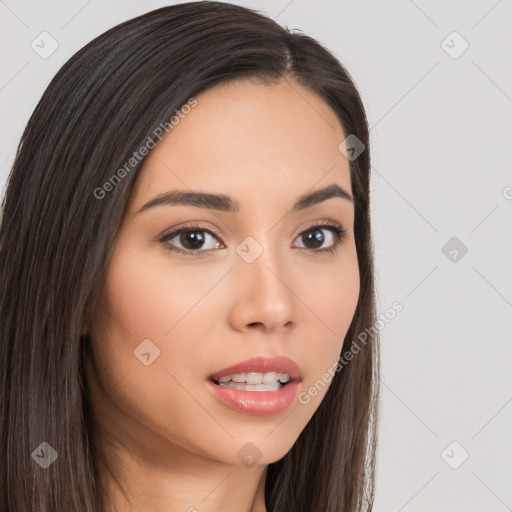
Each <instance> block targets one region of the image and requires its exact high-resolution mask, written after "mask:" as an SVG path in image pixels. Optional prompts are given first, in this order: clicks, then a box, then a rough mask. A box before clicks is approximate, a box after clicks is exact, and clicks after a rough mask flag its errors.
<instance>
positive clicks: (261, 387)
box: [219, 381, 284, 391]
mask: <svg viewBox="0 0 512 512" xmlns="http://www.w3.org/2000/svg"><path fill="white" fill-rule="evenodd" d="M283 385H284V384H281V383H279V382H274V383H273V384H242V383H240V382H232V381H229V382H224V383H221V384H219V386H222V387H225V388H233V389H238V390H240V391H278V390H279V389H281V388H282V387H283Z"/></svg>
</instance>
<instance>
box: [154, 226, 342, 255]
mask: <svg viewBox="0 0 512 512" xmlns="http://www.w3.org/2000/svg"><path fill="white" fill-rule="evenodd" d="M319 228H329V229H330V231H331V232H332V233H333V234H334V236H335V238H336V239H335V241H334V243H333V244H332V245H331V246H330V247H325V248H324V249H308V248H307V247H299V249H304V250H306V251H309V252H311V253H312V254H319V253H320V254H326V253H334V252H335V251H336V250H337V249H338V246H339V245H340V244H341V242H342V241H343V240H345V238H346V236H347V231H346V230H345V229H344V228H343V227H341V226H340V225H339V224H338V223H337V222H323V223H320V224H313V225H311V226H308V227H307V228H306V229H305V230H303V231H301V232H300V233H299V234H298V236H297V237H300V236H302V235H304V234H306V233H309V232H310V231H316V230H317V229H319ZM186 231H192V232H194V231H199V232H205V233H209V234H210V235H212V236H213V237H215V238H220V236H219V235H218V234H217V233H215V232H213V231H211V230H210V229H208V228H206V227H204V226H202V225H200V224H193V225H190V226H183V227H181V228H180V229H176V230H174V231H171V232H170V233H167V234H165V235H163V236H162V237H161V238H160V240H159V241H160V243H162V244H163V245H164V246H165V249H166V250H167V251H170V252H174V253H179V254H186V255H188V256H199V257H203V256H206V253H208V252H209V251H211V250H214V249H206V250H200V251H189V250H184V249H180V248H179V247H175V246H172V245H169V244H168V243H167V242H168V241H169V240H170V239H172V238H174V237H175V236H176V235H179V234H180V233H182V232H186Z"/></svg>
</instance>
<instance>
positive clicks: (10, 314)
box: [0, 1, 379, 512]
mask: <svg viewBox="0 0 512 512" xmlns="http://www.w3.org/2000/svg"><path fill="white" fill-rule="evenodd" d="M244 78H257V79H263V80H265V81H266V82H268V83H276V82H278V81H280V80H286V79H293V80H295V81H297V82H298V83H300V84H301V85H303V86H305V87H307V88H308V89H309V90H311V91H313V92H314V93H316V94H318V95H319V96H320V97H322V98H323V99H324V100H325V101H326V102H327V104H328V105H329V106H330V107H331V108H332V109H333V110H334V111H335V112H336V114H337V116H338V118H339V121H340V123H341V125H342V128H343V130H344V132H345V134H346V135H349V134H353V135H355V136H356V137H357V139H359V140H360V141H361V142H362V143H363V144H364V146H365V150H364V151H363V152H362V154H360V155H359V156H358V158H356V159H351V161H350V174H351V183H352V191H353V196H354V202H355V220H354V232H355V242H356V248H357V256H358V263H359V269H360V296H359V301H358V304H357V308H356V312H355V315H354V318H353V321H352V323H351V325H350V328H349V330H348V333H347V335H346V338H345V344H344V349H346V347H347V345H348V344H350V342H351V341H352V340H354V339H356V337H357V336H358V335H359V334H360V333H362V332H363V331H365V329H366V328H367V327H369V326H372V325H374V324H375V320H376V312H375V297H374V271H373V259H372V258H373V256H372V255H373V249H372V242H371V229H370V204H369V181H370V147H369V131H368V123H367V119H366V114H365V110H364V107H363V104H362V101H361V98H360V95H359V93H358V91H357V88H356V86H355V84H354V82H353V80H352V78H351V76H350V75H349V73H348V72H347V70H346V69H345V68H344V67H343V65H342V64H341V63H340V62H339V61H338V59H337V58H336V57H335V56H334V55H333V54H332V53H331V52H329V51H328V50H327V49H326V48H325V47H323V46H322V45H321V44H319V43H318V42H317V41H316V40H314V39H312V38H311V37H308V36H307V35H304V34H303V33H299V32H297V31H290V30H288V29H286V28H283V27H281V26H280V25H279V24H278V23H276V22H275V21H273V20H272V19H270V18H269V17H268V16H266V15H264V14H262V13H259V12H257V11H254V10H251V9H247V8H244V7H240V6H237V5H233V4H229V3H225V2H213V1H204V2H192V3H184V4H180V5H174V6H169V7H164V8H161V9H157V10H154V11H151V12H148V13H146V14H144V15H142V16H139V17H137V18H134V19H131V20H129V21H126V22H124V23H121V24H119V25H117V26H115V27H114V28H112V29H110V30H108V31H107V32H105V33H104V34H102V35H100V36H98V37H96V38H95V39H94V40H93V41H91V42H90V43H89V44H87V45H86V46H85V47H83V48H82V49H81V50H79V51H78V52H77V53H76V54H75V55H74V56H72V57H71V58H70V59H69V61H67V62H66V64H64V66H63V67H62V68H61V69H60V70H59V72H58V73H57V74H56V76H55V77H54V78H53V80H52V81H51V83H50V85H49V86H48V87H47V89H46V91H45V92H44V94H43V96H42V98H41V100H40V101H39V103H38V105H37V107H36V108H35V110H34V112H33V114H32V116H31V117H30V120H29V121H28V124H27V126H26V128H25V131H24V133H23V135H22V138H21V141H20V144H19V147H18V151H17V154H16V158H15V161H14V164H13V167H12V170H11V174H10V176H9V180H8V185H7V189H6V195H5V198H4V201H3V210H4V211H3V218H2V220H1V226H0V286H1V292H0V293H1V295H0V443H1V444H0V453H1V454H2V456H1V457H0V510H2V511H5V510H8V511H10V512H20V511H23V512H28V511H34V510H38V511H39V512H63V511H66V512H72V511H77V512H99V511H102V510H103V509H104V505H105V501H104V499H105V497H104V496H103V492H102V489H101V487H100V485H99V482H98V480H97V474H98V473H97V460H96V458H95V449H94V438H93V436H92V429H91V418H92V414H91V404H90V402H89V400H88V394H87V382H86V381H85V378H84V361H85V358H86V357H87V356H88V353H87V350H88V347H89V341H90V340H89V339H88V337H87V336H82V335H81V334H82V328H83V326H84V325H85V323H86V322H87V320H88V318H89V317H90V314H91V313H92V306H93V304H94V302H95V300H96V297H97V293H98V291H99V289H100V286H101V283H102V281H103V279H104V276H105V274H106V270H107V267H108V262H109V257H110V254H111V251H112V248H113V244H114V241H115V237H116V234H117V231H118V229H119V227H120V223H121V219H122V216H123V212H124V209H125V207H126V204H127V200H128V197H129V195H130V191H131V187H132V183H133V181H134V179H135V177H136V174H137V171H138V170H139V168H140V166H141V164H142V161H138V162H137V163H136V165H133V167H132V168H129V170H126V169H127V168H126V167H125V171H126V172H125V173H123V178H122V179H120V180H119V181H118V182H116V184H115V186H112V187H110V189H109V193H108V194H105V195H104V196H103V197H101V198H98V196H99V194H98V193H95V192H94V191H97V190H99V189H101V188H102V187H103V190H105V187H104V185H105V184H106V183H107V182H108V181H109V180H110V179H111V177H112V175H113V174H114V173H115V172H116V171H117V170H118V169H120V168H122V167H123V165H125V163H126V162H127V161H128V160H129V159H130V157H131V156H132V155H133V153H134V152H136V151H137V150H138V149H139V148H140V147H141V146H142V145H143V144H144V143H145V142H146V141H147V140H148V137H153V138H154V135H152V134H154V133H155V130H157V131H158V127H159V126H162V124H163V123H165V122H168V120H169V119H170V118H172V116H173V114H174V113H175V111H176V110H178V109H179V108H180V107H181V106H182V105H184V104H186V103H187V101H188V100H189V99H190V98H191V97H193V96H195V95H197V94H199V93H200V92H202V91H205V90H206V89H208V88H210V87H212V86H214V85H216V84H219V83H221V82H225V81H228V80H236V79H244ZM340 355H341V354H340ZM378 369H379V356H378V336H372V337H371V338H370V339H368V340H367V342H366V345H365V347H364V348H363V349H362V350H361V351H360V352H359V353H358V354H357V356H356V357H354V358H353V359H352V360H351V361H350V363H349V364H347V365H346V366H343V368H342V370H341V371H338V372H336V373H335V374H334V377H333V380H332V384H331V386H330V388H329V390H328V392H327V394H326V396H325V397H324V400H323V401H322V403H321V404H320V406H319V407H318V409H317V411H316V412H315V414H314V415H313V417H312V419H311V420H310V422H309V423H308V424H307V425H306V427H305V428H304V429H303V431H302V432H301V434H300V436H299V438H298V439H297V441H296V443H295V444H294V446H293V447H292V448H291V450H290V451H289V452H288V453H287V454H286V455H285V456H284V457H283V458H282V459H280V460H278V461H276V462H275V463H272V464H269V465H268V470H267V479H266V485H265V500H266V505H267V510H268V512H277V511H279V512H286V511H293V512H301V511H303V512H335V511H336V512H340V511H343V512H355V511H363V510H365V511H368V510H371V508H372V506H373V501H374V484H375V455H376V433H377V417H378V414H377V413H378V409H379V406H378V400H379V373H378ZM42 442H47V443H48V444H49V445H51V447H53V448H54V449H55V450H56V452H57V454H58V460H57V461H56V463H54V464H52V465H50V466H49V467H48V468H47V469H43V468H41V467H40V466H39V465H38V464H36V463H35V462H34V460H35V459H34V456H33V452H34V450H36V449H37V448H38V447H39V446H40V445H41V443H42ZM39 449H40V448H39ZM33 459H34V460H33Z"/></svg>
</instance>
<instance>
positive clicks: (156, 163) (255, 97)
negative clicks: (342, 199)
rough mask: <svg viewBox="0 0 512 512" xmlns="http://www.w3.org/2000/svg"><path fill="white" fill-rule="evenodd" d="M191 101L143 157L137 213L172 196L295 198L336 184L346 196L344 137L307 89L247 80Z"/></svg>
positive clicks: (334, 119) (333, 115)
mask: <svg viewBox="0 0 512 512" xmlns="http://www.w3.org/2000/svg"><path fill="white" fill-rule="evenodd" d="M195 100H196V101H197V104H196V105H195V106H194V107H193V108H190V109H187V110H186V112H187V113H184V112H185V111H184V112H183V113H181V115H179V117H178V116H177V118H176V119H179V121H178V122H177V123H176V124H175V125H174V126H173V128H172V129H170V131H169V133H167V134H165V135H164V136H163V138H162V140H161V141H159V142H158V143H157V145H156V147H155V148H154V149H152V150H151V151H150V153H149V154H148V156H147V157H146V159H145V161H144V163H143V166H142V168H141V169H140V171H139V175H138V176H137V181H136V184H135V187H134V189H133V197H132V199H133V201H134V202H136V203H137V205H136V206H140V204H141V202H142V201H143V200H144V199H147V198H148V196H150V195H151V194H153V195H156V194H159V193H162V192H164V191H165V190H170V189H183V190H187V189H194V190H198V189H203V190H205V191H209V192H214V193H229V192H230V195H233V196H238V197H244V196H247V195H249V196H251V197H253V196H254V195H255V194H256V193H259V194H265V193H269V194H270V193H272V192H273V191H276V190H278V191H281V194H282V193H283V192H285V191H287V190H289V191H290V195H292V196H293V197H296V196H298V195H300V194H302V193H304V192H305V191H306V190H307V189H311V188H313V187H315V183H317V182H319V180H322V179H323V180H324V181H322V183H319V185H327V184H328V183H332V182H336V183H339V184H340V186H342V187H343V188H344V189H345V190H347V191H348V192H351V186H350V171H349V163H348V160H347V159H346V157H345V156H344V155H343V154H342V153H341V152H340V151H339V149H338V148H339V145H340V143H341V142H342V141H343V139H344V138H345V134H344V133H343V130H342V127H341V125H340V123H339V121H338V118H337V116H336V113H335V112H334V111H333V110H332V109H331V108H330V107H329V105H328V104H326V103H325V102H324V101H323V99H322V98H320V97H319V96H317V95H316V94H315V93H313V92H311V91H310V90H309V89H306V88H304V87H303V86H301V85H299V84H298V83H296V82H294V81H290V80H288V81H282V82H280V83H277V84H271V85H268V84H262V83H256V82H254V81H248V80H244V81H236V82H227V83H223V84H220V85H217V86H215V87H213V88H211V89H209V90H207V91H205V92H203V93H201V94H199V95H197V96H196V97H195ZM315 188H317V187H315Z"/></svg>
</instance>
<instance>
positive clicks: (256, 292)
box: [86, 80, 360, 512]
mask: <svg viewBox="0 0 512 512" xmlns="http://www.w3.org/2000/svg"><path fill="white" fill-rule="evenodd" d="M196 100H197V101H198V104H197V106H195V107H194V108H193V109H192V110H191V112H190V113H188V114H187V115H186V116H184V117H183V118H182V119H181V120H180V122H179V124H178V125H176V126H175V127H174V128H173V129H172V130H171V131H170V133H169V134H167V135H165V136H164V138H163V139H162V141H161V142H159V143H158V144H157V146H156V147H155V148H154V149H152V150H151V151H150V153H149V155H148V156H147V158H146V159H145V161H144V164H143V167H142V168H141V170H140V172H139V174H138V176H137V179H136V181H135V184H134V188H133V189H132V194H131V197H130V200H129V203H128V205H127V209H126V211H125V215H124V218H123V222H122V225H121V228H120V230H119V233H118V237H117V239H116V243H115V246H114V250H113V254H112V258H111V261H110V263H109V267H108V272H107V275H106V278H105V280H104V282H103V285H102V288H101V290H100V296H99V299H98V301H97V303H96V305H95V311H94V315H93V317H92V319H91V321H90V323H89V325H88V326H87V328H86V332H87V334H89V336H90V339H91V343H92V348H93V358H92V360H90V361H88V363H87V380H88V383H89V386H90V392H91V396H92V403H93V411H94V417H95V424H96V426H95V430H94V432H95V436H96V438H97V439H98V441H99V444H100V446H101V447H102V448H101V449H102V451H103V452H104V453H105V454H106V456H107V460H108V461H109V463H110V465H111V467H112V468H113V470H114V471H115V473H116V474H117V476H118V478H119V480H120V481H121V482H122V483H123V484H124V485H125V490H126V493H127V496H126V497H127V498H128V499H129V500H130V501H131V502H132V504H133V506H134V508H130V507H129V506H128V503H127V501H126V498H125V497H124V496H123V495H122V494H121V492H120V491H119V488H118V487H117V485H116V484H114V482H113V480H112V479H111V478H110V476H109V474H107V472H106V471H105V470H104V469H102V479H101V481H102V482H103V483H104V485H105V487H106V488H107V492H108V497H109V498H108V503H109V506H110V507H111V509H110V510H114V506H116V507H117V510H119V511H121V512H124V511H128V510H137V511H144V512H149V511H151V512H164V511H165V512H178V511H179V512H185V511H187V512H195V511H199V512H213V511H218V510H223V511H225V512H235V511H236V512H249V511H250V512H263V511H265V506H264V484H265V478H266V467H267V464H269V463H272V462H275V461H277V460H279V459H280V458H282V457H283V456H284V455H285V454H286V453H287V452H288V451H289V450H290V449H291V447H292V446H293V444H294V443H295V441H296V439H297V438H298V436H299V434H300V433H301V431H302V430H303V429H304V427H305V426H306V424H307V423H308V421H309V420H310V419H311V417H312V416H313V414H314V412H315V411H316V409H317V408H318V406H319V405H320V403H321V401H322V399H323V398H324V396H325V393H326V392H327V390H328V387H329V386H328V385H326V386H325V387H324V388H323V389H321V391H320V392H319V393H318V394H317V395H316V396H315V397H311V400H310V402H309V403H308V404H305V405H303V404H301V403H299V402H298V401H297V400H295V401H294V402H293V403H292V404H291V406H290V407H289V408H288V409H286V410H285V411H283V412H281V413H278V414H275V415H272V416H267V417H261V416H254V415H249V414H244V413H240V412H236V411H234V410H233V409H231V408H229V407H227V406H226V405H224V404H223V403H221V402H219V401H218V400H217V399H216V398H215V397H214V396H213V395H212V394H211V393H210V392H209V391H208V389H207V387H206V384H205V383H206V380H207V378H208V377H209V375H211V374H212V373H213V372H215V371H218V370H220V369H222V368H225V367H227V366H230V365H232V364H234V363H237V362H239V361H241V360H244V359H247V358H250V357H253V356H256V355H269V356H274V355H285V356H288V357H290V358H291V359H292V360H294V361H295V362H297V364H298V365H299V366H300V368H301V371H302V377H303V381H302V383H301V391H304V390H307V389H308V388H309V387H310V386H312V385H313V384H314V383H315V382H317V381H318V379H320V378H321V376H322V374H324V373H325V372H326V370H327V369H328V368H330V367H331V366H332V365H333V364H334V363H335V362H336V360H337V358H338V356H339V354H340V352H341V350H342V344H343V339H344V337H345V335H346V332H347V330H348V328H349V326H350V322H351V320H352V317H353V315H354V312H355V309H356V304H357V300H358V295H359V285H360V283H359V269H358V263H357V253H356V246H355V240H354V231H353V224H354V207H353V203H352V202H350V201H349V200H347V199H343V198H340V197H335V198H330V199H328V200H326V201H325V202H323V203H320V204H318V205H315V206H313V207H312V208H309V209H306V210H303V211H299V212H296V213H292V214H290V213H288V210H289V209H290V208H291V206H292V205H293V204H294V202H295V201H296V199H297V198H298V197H299V196H301V195H303V194H305V193H308V192H311V191H313V190H317V189H320V188H323V187H325V186H327V185H331V184H334V183H335V184H337V185H339V186H340V187H341V188H343V189H345V190H346V191H347V192H349V193H350V194H352V189H351V182H350V173H349V162H348V160H347V158H346V157H345V156H344V155H343V154H342V153H341V152H340V151H339V150H338V146H339V144H340V142H341V141H343V140H344V139H345V134H344V133H343V130H342V128H341V126H340V124H339V122H338V119H337V117H336V114H335V112H334V111H333V110H331V109H330V107H329V106H328V105H327V104H326V103H324V102H323V100H322V99H321V98H320V97H318V96H316V95H315V94H313V93H312V92H310V91H309V90H307V89H305V88H303V87H302V86H300V85H299V84H297V83H296V82H292V81H283V82H281V83H279V84H278V85H263V84H260V83H257V82H254V81H247V80H245V81H237V82H230V83H224V84H221V85H218V86H216V87H214V88H212V89H210V90H208V91H206V92H203V93H202V94H200V95H198V96H196ZM172 189H178V190H183V191H190V190H194V191H201V192H209V193H215V194H225V195H228V196H231V197H232V198H233V199H236V200H237V201H239V203H240V211H239V212H229V213H228V212H221V211H214V210H207V209H203V208H199V207H194V206H183V205H180V206H173V205H164V206H157V207H154V208H150V209H148V210H145V211H143V212H140V213H136V212H137V210H139V208H141V207H142V205H144V204H145V203H146V202H147V201H149V200H150V199H152V198H154V197H155V196H157V195H158V194H161V193H163V192H167V191H169V190H172ZM104 200H108V199H104ZM325 220H327V221H329V220H330V221H334V222H336V223H339V224H340V225H341V226H342V227H343V228H344V229H346V231H347V234H346V238H345V239H344V240H342V241H341V243H340V244H339V245H338V248H337V250H336V251H335V252H334V253H318V254H315V252H314V251H318V249H316V248H315V247H318V246H315V245H312V244H311V242H308V240H307V238H306V237H305V236H300V235H301V233H302V232H303V231H304V230H305V229H306V228H309V229H310V231H311V230H312V231H313V232H315V228H314V227H313V228H311V225H313V226H314V225H315V221H318V223H321V221H325ZM194 221H198V222H200V223H201V224H203V225H204V226H203V227H207V228H208V229H210V230H212V231H214V232H217V233H219V234H220V236H218V237H217V235H215V236H212V235H210V234H209V233H205V232H204V231H201V228H199V230H198V231H201V232H200V234H202V235H203V237H205V238H204V243H203V245H202V246H201V247H200V248H199V250H202V251H203V252H204V253H205V256H204V257H198V256H193V255H192V256H191V255H190V254H178V253H173V252H170V251H169V250H167V249H166V248H168V247H172V244H174V246H175V247H177V248H181V249H183V250H185V251H186V250H187V249H188V251H189V253H190V251H192V250H194V249H196V250H197V248H196V247H194V246H190V245H189V246H184V245H183V238H181V239H180V236H175V237H174V238H173V239H172V242H170V241H167V242H165V243H161V242H160V241H159V239H160V238H161V237H162V236H163V235H164V234H166V233H169V232H170V230H171V228H174V227H175V226H179V227H181V225H183V224H184V223H192V224H193V223H194ZM320 229H321V231H320V233H322V234H323V235H324V237H325V238H324V242H323V244H322V246H321V248H324V247H329V246H331V245H332V244H333V243H334V242H335V240H336V235H335V234H334V233H333V232H332V231H331V230H330V229H329V228H320ZM196 231H197V230H196ZM247 236H251V237H253V238H254V239H255V240H256V241H257V242H258V243H259V244H260V246H261V247H262V249H263V252H262V254H261V255H260V256H259V257H258V258H257V259H256V260H255V261H254V262H252V263H250V264H248V263H247V262H246V261H245V260H244V259H243V258H241V257H240V256H239V255H238V254H237V252H236V248H237V246H238V245H239V244H240V242H242V240H244V239H245V238H246V237H247ZM186 242H187V240H186V239H185V244H186ZM307 244H309V245H307ZM308 247H309V250H308ZM228 271H229V272H228ZM147 338H149V339H150V340H151V341H152V342H153V343H154V344H155V345H156V346H157V347H158V349H159V350H160V356H159V357H157V358H156V359H155V360H154V361H153V362H152V363H151V364H150V365H148V366H145V365H144V364H142V363H141V362H140V360H139V359H138V358H137V357H135V356H134V350H135V349H136V348H137V346H138V345H139V344H140V343H141V341H142V340H144V339H147ZM247 442H251V443H253V444H254V445H256V446H257V448H258V450H259V451H260V452H261V454H262V455H261V459H260V460H259V461H258V462H257V464H256V465H253V466H251V467H248V466H246V465H244V464H243V463H242V462H241V460H240V459H239V458H238V457H237V452H238V451H239V450H240V449H241V448H242V447H243V446H244V445H245V444H246V443H247Z"/></svg>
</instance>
